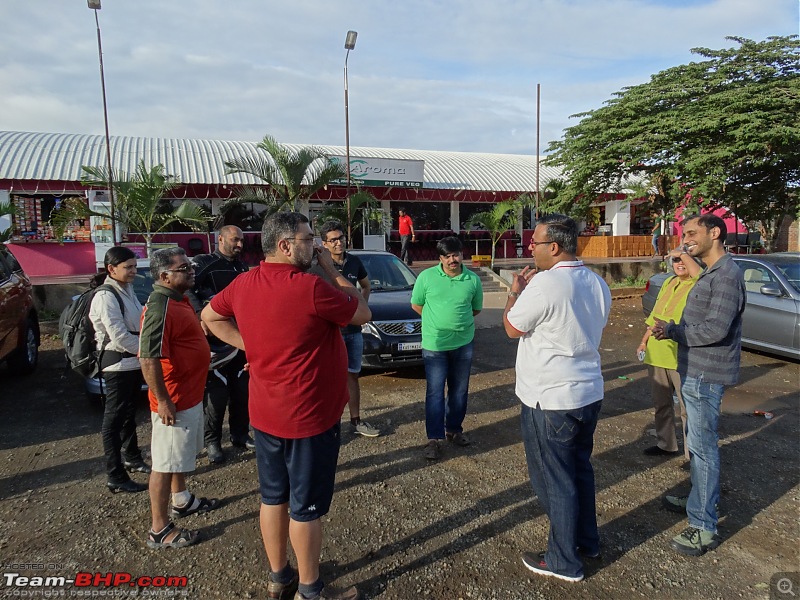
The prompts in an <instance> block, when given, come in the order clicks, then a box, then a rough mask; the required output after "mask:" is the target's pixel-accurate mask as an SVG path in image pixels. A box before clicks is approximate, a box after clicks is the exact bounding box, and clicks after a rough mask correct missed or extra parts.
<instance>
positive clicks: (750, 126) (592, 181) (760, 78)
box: [547, 36, 800, 243]
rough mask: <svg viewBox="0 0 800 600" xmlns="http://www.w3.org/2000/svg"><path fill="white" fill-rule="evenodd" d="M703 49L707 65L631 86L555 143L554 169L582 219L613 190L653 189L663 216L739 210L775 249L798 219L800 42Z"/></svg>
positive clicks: (786, 39)
mask: <svg viewBox="0 0 800 600" xmlns="http://www.w3.org/2000/svg"><path fill="white" fill-rule="evenodd" d="M728 39H730V40H732V41H735V42H736V43H737V44H738V46H735V47H733V48H728V49H723V50H709V49H707V48H695V49H693V50H692V52H693V53H694V54H697V55H699V56H701V57H702V58H703V59H705V60H701V61H699V62H691V63H689V64H687V65H681V66H678V67H673V68H670V69H667V70H665V71H661V72H660V73H657V74H655V75H653V76H652V77H651V79H650V81H649V82H647V83H644V84H641V85H637V86H632V87H627V88H624V89H623V90H622V91H620V92H618V93H617V94H615V95H614V98H612V99H611V100H609V101H607V102H606V103H605V105H604V106H603V107H601V108H599V109H597V110H593V111H589V112H587V113H581V114H579V115H575V116H577V117H580V118H581V121H580V123H578V124H577V125H575V126H573V127H570V128H568V129H566V130H565V132H564V137H563V139H562V140H559V141H556V142H553V143H551V144H550V147H549V148H548V151H549V152H550V156H549V157H548V159H547V163H548V164H551V165H556V166H560V167H562V168H563V169H564V170H565V172H566V176H567V178H568V180H569V184H568V187H569V195H571V197H572V203H573V205H572V206H571V209H572V212H576V211H577V212H580V211H581V210H582V209H584V208H585V207H587V206H588V205H589V204H591V203H592V202H594V201H595V200H596V198H597V197H598V196H599V195H600V194H602V193H604V192H618V191H620V190H622V189H624V188H626V187H631V182H633V184H634V185H636V184H647V185H648V187H649V188H650V190H651V197H652V199H653V200H654V201H655V202H656V209H657V210H662V211H664V212H666V213H672V212H673V211H674V210H675V209H676V208H677V207H678V206H680V205H681V204H683V203H685V202H686V201H687V200H688V201H690V202H692V203H696V204H699V205H702V206H707V207H709V208H713V207H716V206H727V207H728V208H730V209H733V208H734V207H735V210H736V213H737V215H738V216H739V217H740V218H743V219H744V220H747V221H758V222H760V224H761V226H762V228H763V229H764V231H765V233H766V236H767V239H768V241H769V242H770V243H771V242H774V239H775V236H776V235H777V230H778V227H779V225H780V222H781V220H782V219H783V218H784V217H786V216H787V215H790V216H792V217H794V216H796V215H797V211H798V200H797V187H798V185H800V153H798V152H797V150H796V149H797V148H798V146H800V119H798V116H797V115H798V114H800V41H798V37H797V36H786V37H770V38H767V40H765V41H763V42H754V41H752V40H748V39H744V38H738V37H731V38H728Z"/></svg>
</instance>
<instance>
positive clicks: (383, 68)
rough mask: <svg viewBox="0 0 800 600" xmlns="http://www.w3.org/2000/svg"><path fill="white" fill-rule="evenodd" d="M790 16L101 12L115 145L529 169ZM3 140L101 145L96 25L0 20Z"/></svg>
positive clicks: (460, 0)
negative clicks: (476, 161) (624, 101)
mask: <svg viewBox="0 0 800 600" xmlns="http://www.w3.org/2000/svg"><path fill="white" fill-rule="evenodd" d="M797 11H798V6H797V2H796V1H795V0H762V1H760V2H757V3H756V2H752V1H751V0H598V1H591V0H496V1H495V2H485V0H480V1H479V0H447V1H445V0H407V1H405V2H403V3H400V4H398V3H396V2H390V1H389V0H373V1H372V2H368V3H363V2H355V1H354V0H340V1H339V2H336V3H331V2H321V1H320V0H303V1H300V2H292V3H289V2H263V1H259V0H238V1H237V2H235V3H221V2H219V1H218V0H214V1H213V2H212V1H211V0H170V2H163V1H159V0H137V1H136V2H111V0H107V1H106V2H105V3H104V7H103V9H102V10H101V11H99V15H98V16H99V18H100V24H101V27H102V33H103V49H104V62H105V70H106V86H107V90H108V99H109V120H110V126H111V131H112V135H115V134H116V135H138V136H164V137H203V138H220V139H247V140H258V139H260V138H261V137H262V136H263V135H264V134H265V133H269V134H271V135H273V136H275V137H276V138H277V139H278V140H280V141H285V142H299V143H317V144H343V142H344V107H343V89H342V75H343V73H342V70H343V66H344V57H345V50H344V47H343V45H344V37H345V33H346V31H347V30H348V29H354V30H356V31H358V32H359V38H358V43H357V46H356V49H355V50H354V51H352V52H351V53H350V58H349V67H350V68H349V76H350V116H351V143H352V144H354V145H358V146H381V147H398V148H420V149H440V150H468V151H484V152H513V153H523V152H524V153H531V152H533V150H534V145H535V115H536V106H535V102H536V83H537V82H540V83H541V84H542V106H541V117H542V122H541V130H542V135H541V137H542V150H544V149H545V148H546V147H547V142H548V141H550V140H552V139H557V138H558V137H560V135H561V131H562V129H563V128H564V127H567V126H569V125H571V124H574V121H571V120H570V119H569V118H568V117H569V115H571V114H574V113H576V112H582V111H586V110H590V109H593V108H598V107H599V106H601V105H602V103H603V102H604V101H605V100H607V99H608V98H610V97H611V95H612V94H613V93H614V92H616V91H618V90H619V89H621V88H622V87H623V86H626V85H633V84H636V83H641V82H643V81H646V80H647V79H648V78H649V76H650V75H651V74H652V73H655V72H657V71H659V70H662V69H665V68H668V67H670V66H673V65H677V64H681V63H685V62H688V61H689V60H692V55H691V54H690V52H689V50H690V48H692V47H696V46H705V47H711V48H722V47H728V46H731V45H733V43H732V42H729V41H726V40H725V36H726V35H737V36H743V37H748V38H751V39H757V40H760V39H764V38H765V37H767V36H769V35H788V34H792V33H797V24H798V12H797ZM0 22H3V23H4V35H3V36H2V37H0V56H3V57H4V60H3V63H2V64H0V89H3V90H4V92H3V94H0V129H21V130H34V131H70V132H84V133H101V132H102V104H101V97H100V84H99V68H98V57H97V46H96V32H95V23H94V15H93V14H92V12H91V11H90V10H88V9H87V8H86V4H85V3H83V2H81V1H79V0H76V1H75V2H71V3H68V2H66V1H65V0H36V1H35V2H24V3H9V2H6V3H3V4H2V5H0Z"/></svg>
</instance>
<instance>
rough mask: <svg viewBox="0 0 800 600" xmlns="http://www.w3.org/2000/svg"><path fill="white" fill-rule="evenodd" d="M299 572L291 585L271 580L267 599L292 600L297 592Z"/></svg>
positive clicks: (295, 574)
mask: <svg viewBox="0 0 800 600" xmlns="http://www.w3.org/2000/svg"><path fill="white" fill-rule="evenodd" d="M297 583H298V578H297V571H295V573H294V577H292V580H291V581H290V582H289V583H278V582H277V581H272V580H270V582H269V584H268V585H267V598H269V600H290V598H292V595H293V594H294V593H295V592H296V591H297Z"/></svg>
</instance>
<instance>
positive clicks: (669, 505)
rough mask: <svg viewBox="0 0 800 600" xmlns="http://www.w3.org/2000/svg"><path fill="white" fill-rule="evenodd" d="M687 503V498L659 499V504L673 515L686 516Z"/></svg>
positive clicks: (669, 497) (670, 497)
mask: <svg viewBox="0 0 800 600" xmlns="http://www.w3.org/2000/svg"><path fill="white" fill-rule="evenodd" d="M688 502H689V496H664V497H663V498H661V504H662V506H663V507H664V508H666V509H667V510H671V511H672V512H674V513H680V514H683V515H685V514H686V504H688Z"/></svg>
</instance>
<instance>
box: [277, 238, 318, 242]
mask: <svg viewBox="0 0 800 600" xmlns="http://www.w3.org/2000/svg"><path fill="white" fill-rule="evenodd" d="M283 239H284V240H286V241H287V242H294V241H297V242H313V241H314V238H313V237H309V238H302V237H290V238H283Z"/></svg>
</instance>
